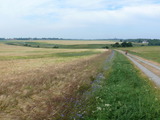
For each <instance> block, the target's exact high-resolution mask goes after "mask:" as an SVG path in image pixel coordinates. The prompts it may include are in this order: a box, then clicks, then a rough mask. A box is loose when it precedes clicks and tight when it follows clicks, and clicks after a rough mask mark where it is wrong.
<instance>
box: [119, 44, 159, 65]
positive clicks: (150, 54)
mask: <svg viewBox="0 0 160 120" xmlns="http://www.w3.org/2000/svg"><path fill="white" fill-rule="evenodd" d="M120 49H121V50H128V51H129V53H132V54H135V55H138V56H140V57H144V58H146V59H149V60H153V61H156V62H158V63H160V46H143V47H130V48H120Z"/></svg>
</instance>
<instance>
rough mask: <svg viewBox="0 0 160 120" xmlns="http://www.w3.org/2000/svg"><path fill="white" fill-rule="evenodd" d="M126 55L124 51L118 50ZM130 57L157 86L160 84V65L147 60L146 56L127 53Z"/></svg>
mask: <svg viewBox="0 0 160 120" xmlns="http://www.w3.org/2000/svg"><path fill="white" fill-rule="evenodd" d="M117 51H118V52H120V53H122V54H124V55H125V53H124V52H123V51H120V50H117ZM125 56H126V57H128V58H129V59H130V60H131V61H132V62H133V63H134V64H135V65H136V66H137V67H138V68H139V69H140V70H141V71H142V72H143V73H144V74H146V75H147V76H148V77H149V78H150V80H152V81H154V83H155V84H156V85H157V86H160V66H159V65H157V64H154V63H152V62H149V61H148V60H145V59H144V58H141V57H138V56H135V55H132V54H127V55H125Z"/></svg>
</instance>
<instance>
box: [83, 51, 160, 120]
mask: <svg viewBox="0 0 160 120" xmlns="http://www.w3.org/2000/svg"><path fill="white" fill-rule="evenodd" d="M113 63H114V64H113V66H112V69H111V70H110V72H109V73H106V74H107V75H106V79H104V81H103V82H102V83H101V84H100V85H101V87H99V89H98V90H97V91H96V92H94V93H93V96H92V97H91V98H90V99H89V101H88V102H87V106H88V108H87V110H86V111H84V113H85V115H84V116H83V117H81V118H82V119H84V120H140V119H143V120H153V119H156V120H157V119H160V101H159V95H158V94H157V93H158V92H159V90H158V89H153V86H152V85H151V84H149V82H148V80H147V79H146V78H144V77H141V76H140V72H139V71H138V70H137V69H135V68H134V66H133V65H132V64H131V62H130V61H129V60H128V59H127V58H126V57H124V56H123V55H121V54H119V53H116V57H115V59H114V61H113Z"/></svg>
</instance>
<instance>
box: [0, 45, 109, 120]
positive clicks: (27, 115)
mask: <svg viewBox="0 0 160 120" xmlns="http://www.w3.org/2000/svg"><path fill="white" fill-rule="evenodd" d="M109 53H110V51H109V50H104V49H92V50H91V49H47V48H32V47H22V46H13V45H6V44H2V43H1V44H0V110H1V112H0V120H12V119H49V118H57V117H59V116H60V113H63V114H67V110H70V104H71V103H72V100H70V98H73V97H74V98H75V99H77V98H78V97H79V94H77V91H79V92H80V93H81V92H82V91H83V89H86V86H89V85H90V82H91V81H92V79H91V78H93V77H95V76H96V75H97V73H98V70H99V69H100V68H101V66H102V65H103V62H104V60H105V59H106V57H107V55H108V54H109ZM84 86H85V87H84ZM82 88H83V89H82ZM66 98H67V99H68V101H65V99H66ZM64 107H65V108H66V109H64Z"/></svg>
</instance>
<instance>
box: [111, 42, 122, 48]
mask: <svg viewBox="0 0 160 120" xmlns="http://www.w3.org/2000/svg"><path fill="white" fill-rule="evenodd" d="M112 47H121V45H120V44H119V42H116V43H115V44H113V45H112Z"/></svg>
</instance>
